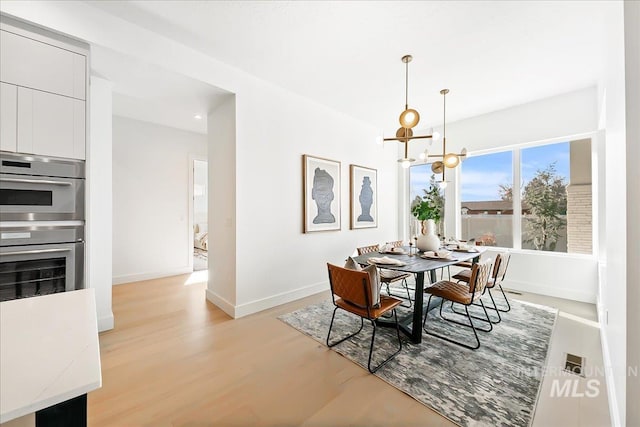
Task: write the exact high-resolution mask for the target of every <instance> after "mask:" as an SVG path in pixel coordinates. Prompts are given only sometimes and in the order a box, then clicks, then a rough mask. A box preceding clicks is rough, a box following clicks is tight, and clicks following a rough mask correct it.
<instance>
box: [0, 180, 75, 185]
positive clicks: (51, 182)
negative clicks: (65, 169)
mask: <svg viewBox="0 0 640 427" xmlns="http://www.w3.org/2000/svg"><path fill="white" fill-rule="evenodd" d="M0 181H1V182H18V183H22V184H50V185H64V186H70V185H71V183H70V182H65V181H49V180H46V179H19V178H2V180H0Z"/></svg>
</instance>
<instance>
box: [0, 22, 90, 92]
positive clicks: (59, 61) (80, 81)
mask: <svg viewBox="0 0 640 427" xmlns="http://www.w3.org/2000/svg"><path fill="white" fill-rule="evenodd" d="M85 77H86V57H85V56H84V55H80V54H77V53H74V52H70V51H68V50H65V49H61V48H59V47H56V46H52V45H49V44H46V43H42V42H39V41H36V40H33V39H30V38H27V37H23V36H19V35H17V34H14V33H10V32H8V31H0V80H2V81H3V82H5V83H12V84H15V85H18V86H25V87H29V88H33V89H38V90H43V91H47V92H52V93H57V94H60V95H65V96H70V97H73V98H78V99H85V95H86V94H85V88H86V78H85Z"/></svg>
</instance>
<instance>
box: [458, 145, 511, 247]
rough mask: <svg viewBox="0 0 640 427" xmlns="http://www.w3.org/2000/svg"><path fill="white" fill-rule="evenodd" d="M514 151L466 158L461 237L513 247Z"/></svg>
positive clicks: (463, 167) (462, 190)
mask: <svg viewBox="0 0 640 427" xmlns="http://www.w3.org/2000/svg"><path fill="white" fill-rule="evenodd" d="M512 164H513V154H512V153H511V151H505V152H501V153H493V154H485V155H481V156H474V157H470V158H469V159H467V160H466V161H465V162H464V163H463V164H462V166H461V170H460V173H461V182H462V183H461V198H460V200H461V213H462V221H461V238H462V239H463V240H470V239H475V241H476V242H482V244H483V245H485V246H500V247H503V248H512V247H513V200H512V198H511V193H510V189H511V186H512V183H513V166H512Z"/></svg>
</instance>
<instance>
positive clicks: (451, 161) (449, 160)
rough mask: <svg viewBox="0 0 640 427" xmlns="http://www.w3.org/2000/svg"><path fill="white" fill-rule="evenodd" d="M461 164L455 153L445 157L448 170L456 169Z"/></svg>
mask: <svg viewBox="0 0 640 427" xmlns="http://www.w3.org/2000/svg"><path fill="white" fill-rule="evenodd" d="M459 163H460V158H459V157H458V156H457V155H456V154H453V153H448V154H447V155H446V156H444V165H445V166H446V167H448V168H455V167H456V166H458V164H459Z"/></svg>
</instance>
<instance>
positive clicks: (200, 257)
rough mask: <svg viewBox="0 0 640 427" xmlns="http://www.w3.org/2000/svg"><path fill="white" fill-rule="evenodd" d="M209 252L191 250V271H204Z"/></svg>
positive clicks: (197, 249)
mask: <svg viewBox="0 0 640 427" xmlns="http://www.w3.org/2000/svg"><path fill="white" fill-rule="evenodd" d="M208 255H209V252H207V251H204V250H202V249H200V248H193V271H200V270H206V269H207V268H209V267H208Z"/></svg>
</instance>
